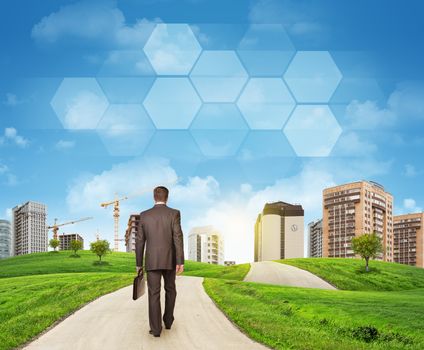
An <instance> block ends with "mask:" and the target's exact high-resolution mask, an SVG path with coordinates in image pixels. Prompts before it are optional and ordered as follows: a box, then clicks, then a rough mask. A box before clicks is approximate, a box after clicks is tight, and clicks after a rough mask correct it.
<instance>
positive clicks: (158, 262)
mask: <svg viewBox="0 0 424 350" xmlns="http://www.w3.org/2000/svg"><path fill="white" fill-rule="evenodd" d="M144 247H146V261H145V265H146V270H147V271H149V270H173V269H175V266H176V265H182V264H184V245H183V232H182V230H181V214H180V212H179V210H175V209H172V208H169V207H167V206H166V205H164V204H156V205H155V206H154V207H153V208H151V209H149V210H146V211H143V212H142V213H140V222H139V226H138V232H137V237H136V241H135V256H136V263H137V266H143V258H144Z"/></svg>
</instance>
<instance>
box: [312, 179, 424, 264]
mask: <svg viewBox="0 0 424 350" xmlns="http://www.w3.org/2000/svg"><path fill="white" fill-rule="evenodd" d="M322 206H323V217H322V219H320V220H317V221H314V222H311V223H310V224H309V225H308V231H309V256H311V257H343V258H352V257H354V256H355V254H354V252H353V250H352V244H351V241H352V238H353V237H356V236H359V235H361V234H363V233H368V232H375V233H376V234H377V235H378V236H379V237H380V238H381V240H382V244H383V248H384V249H383V252H382V253H381V255H380V256H379V258H380V259H381V260H384V261H389V262H397V263H401V264H407V265H412V266H418V267H424V230H423V225H424V213H411V214H403V215H393V196H392V195H391V194H390V193H388V192H387V191H386V190H385V189H384V187H383V186H381V185H380V184H377V183H375V182H372V181H358V182H353V183H349V184H344V185H340V186H335V187H331V188H327V189H325V190H324V191H323V203H322Z"/></svg>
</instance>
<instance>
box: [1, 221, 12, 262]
mask: <svg viewBox="0 0 424 350" xmlns="http://www.w3.org/2000/svg"><path fill="white" fill-rule="evenodd" d="M11 255H12V230H11V226H10V221H7V220H0V259H3V258H8V257H9V256H11Z"/></svg>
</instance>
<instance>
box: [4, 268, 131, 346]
mask: <svg viewBox="0 0 424 350" xmlns="http://www.w3.org/2000/svg"><path fill="white" fill-rule="evenodd" d="M132 278H133V274H128V273H126V274H124V273H120V274H117V273H68V274H50V275H39V276H24V277H14V278H1V279H0V350H7V349H13V348H15V347H17V346H19V345H22V344H23V343H25V342H27V341H29V340H30V339H31V338H33V337H34V336H36V335H37V334H39V333H40V332H42V331H43V330H44V329H46V328H47V327H49V326H50V325H52V324H53V323H54V322H55V321H57V320H59V319H61V318H62V317H65V316H67V315H69V314H70V313H72V312H73V311H75V310H76V309H78V308H79V307H81V306H82V305H84V304H86V303H88V302H89V301H91V300H94V299H96V298H98V297H100V296H101V295H104V294H107V293H110V292H112V291H115V290H117V289H119V288H121V287H124V286H126V285H128V284H130V283H131V280H132ZM128 297H129V298H130V296H128ZM76 336H77V335H76Z"/></svg>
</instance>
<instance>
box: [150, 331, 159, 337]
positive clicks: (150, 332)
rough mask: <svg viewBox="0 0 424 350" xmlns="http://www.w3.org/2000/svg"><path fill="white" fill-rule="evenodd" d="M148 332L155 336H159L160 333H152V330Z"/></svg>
mask: <svg viewBox="0 0 424 350" xmlns="http://www.w3.org/2000/svg"><path fill="white" fill-rule="evenodd" d="M149 333H150V334H152V335H153V336H154V337H156V338H158V337H160V333H159V334H153V331H152V330H150V331H149Z"/></svg>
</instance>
